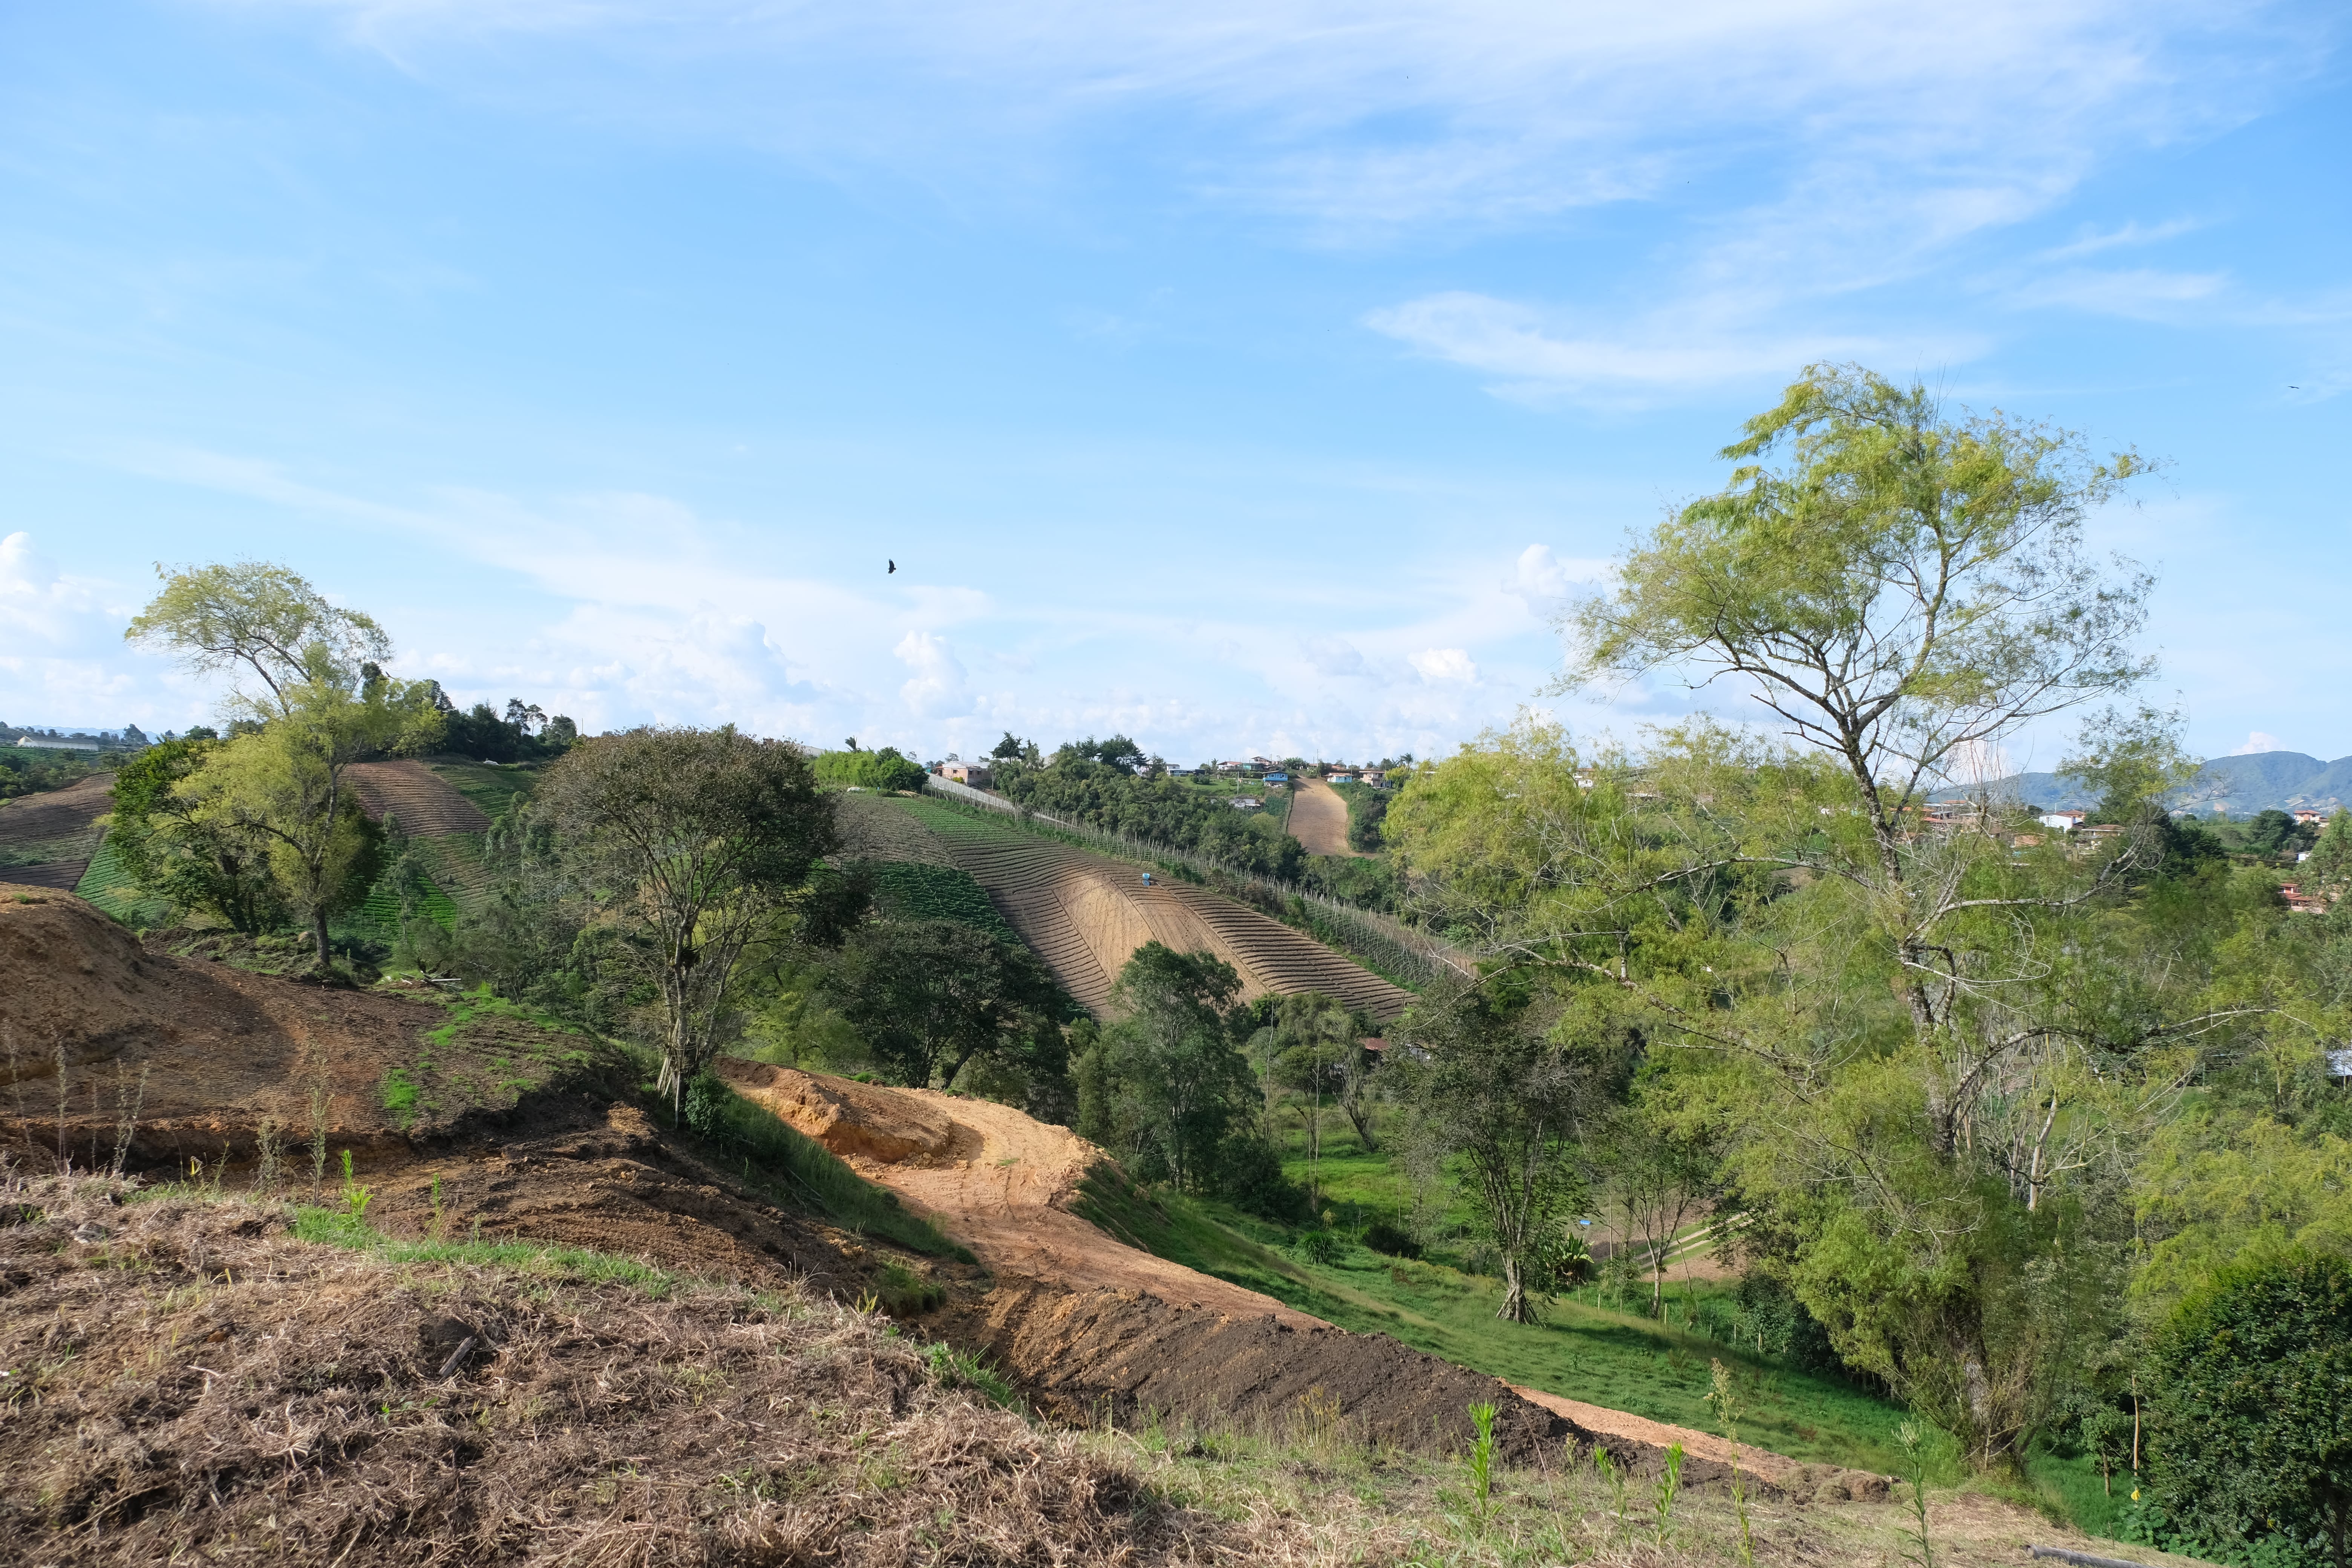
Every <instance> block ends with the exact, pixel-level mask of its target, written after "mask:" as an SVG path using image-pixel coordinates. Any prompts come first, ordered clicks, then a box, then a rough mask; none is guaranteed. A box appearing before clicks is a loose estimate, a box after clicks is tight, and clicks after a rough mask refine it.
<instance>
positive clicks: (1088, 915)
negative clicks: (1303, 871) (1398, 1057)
mask: <svg viewBox="0 0 2352 1568" xmlns="http://www.w3.org/2000/svg"><path fill="white" fill-rule="evenodd" d="M845 800H848V801H855V802H858V803H860V804H858V805H853V806H850V807H849V808H848V809H850V810H851V811H853V812H854V813H856V814H857V816H859V817H860V818H861V819H865V818H870V817H872V816H873V815H874V814H876V813H895V814H898V815H899V816H901V817H902V818H904V819H906V822H905V824H903V825H900V826H893V827H889V828H881V827H878V826H877V827H867V828H864V829H861V834H862V841H864V842H867V843H869V844H870V845H872V846H873V848H872V849H871V850H869V852H870V853H873V854H874V855H875V857H876V858H900V857H904V858H909V859H914V858H926V857H928V858H930V859H931V860H932V861H933V862H934V863H936V861H937V859H939V858H945V859H947V860H949V861H950V862H951V863H952V864H953V865H954V866H956V867H957V868H960V869H961V870H962V871H964V872H966V873H968V874H969V875H970V876H971V879H973V880H974V881H975V882H977V883H978V884H979V885H980V886H981V888H982V889H985V891H986V892H987V895H988V898H989V901H990V902H991V903H992V904H994V905H995V906H996V908H997V910H999V911H1000V912H1001V913H1002V914H1003V917H1004V919H1005V920H1006V921H1009V922H1010V923H1011V924H1012V926H1013V929H1014V930H1015V931H1019V932H1020V934H1021V938H1022V940H1023V941H1024V942H1026V943H1027V944H1028V945H1029V947H1030V948H1031V950H1032V951H1034V952H1035V953H1036V954H1037V955H1038V957H1040V958H1042V959H1044V960H1045V964H1046V966H1047V967H1048V968H1049V969H1051V970H1052V971H1053V972H1054V977H1055V979H1056V980H1058V981H1060V982H1061V984H1062V986H1063V989H1065V990H1066V991H1067V992H1068V993H1069V994H1070V995H1071V996H1072V997H1073V998H1075V999H1076V1001H1077V1003H1078V1004H1079V1005H1081V1006H1083V1007H1085V1008H1087V1010H1088V1011H1090V1012H1092V1013H1095V1014H1096V1015H1097V1016H1100V1015H1101V1014H1102V1012H1103V1011H1104V1009H1105V1008H1107V1007H1108V1005H1109V1002H1110V988H1111V983H1112V981H1113V980H1114V979H1116V978H1117V976H1118V972H1119V970H1120V969H1121V968H1123V967H1124V966H1125V965H1126V963H1127V961H1128V959H1129V957H1130V956H1132V955H1133V953H1134V952H1135V950H1136V949H1137V948H1139V947H1141V946H1142V945H1143V944H1144V943H1145V942H1152V941H1158V942H1164V943H1166V944H1167V945H1168V946H1170V947H1172V948H1174V949H1176V950H1177V951H1178V952H1213V953H1215V954H1216V955H1217V956H1218V957H1219V958H1221V959H1223V960H1224V961H1225V962H1226V963H1230V964H1232V965H1233V966H1234V971H1235V973H1238V974H1239V975H1240V976H1241V978H1242V984H1243V994H1244V996H1261V995H1265V994H1269V993H1271V994H1277V995H1293V994H1298V993H1301V992H1306V991H1320V992H1322V993H1323V994H1326V995H1328V996H1334V997H1337V998H1339V1000H1340V1001H1342V1002H1344V1003H1346V1004H1347V1005H1349V1006H1350V1007H1360V1008H1362V1009H1364V1010H1365V1011H1367V1012H1369V1013H1370V1014H1371V1015H1372V1016H1374V1017H1376V1018H1381V1019H1388V1018H1392V1017H1394V1016H1396V1015H1397V1014H1398V1013H1400V1012H1402V1011H1403V1009H1404V1006H1405V1004H1406V1003H1408V1002H1410V1001H1411V1000H1412V994H1411V993H1410V992H1407V991H1406V990H1404V989H1403V988H1402V986H1399V985H1396V984H1391V982H1389V981H1387V980H1384V979H1382V978H1381V976H1379V975H1377V974H1374V973H1372V972H1371V971H1370V970H1368V969H1366V968H1364V967H1363V966H1362V965H1360V964H1357V963H1349V961H1348V960H1347V959H1345V958H1342V957H1340V956H1339V954H1338V953H1336V952H1332V951H1331V950H1330V949H1329V948H1328V947H1326V946H1324V945H1323V944H1322V943H1320V942H1317V941H1315V940H1314V939H1313V938H1312V937H1309V936H1307V935H1305V934H1304V933H1302V932H1300V931H1295V930H1293V929H1292V928H1291V927H1289V926H1286V925H1284V924H1283V923H1282V922H1281V921H1276V920H1274V919H1272V918H1270V917H1268V916H1266V915H1264V914H1261V913H1259V912H1258V911H1257V910H1254V909H1251V908H1249V907H1248V906H1247V905H1245V904H1242V903H1239V902H1236V901H1235V900H1232V899H1228V898H1225V897H1223V895H1221V894H1218V893H1213V892H1211V891H1210V890H1209V889H1205V888H1199V887H1194V886H1192V884H1190V883H1187V882H1183V881H1179V880H1176V879H1172V878H1171V877H1169V876H1168V875H1167V874H1166V873H1165V872H1162V871H1155V870H1154V868H1148V867H1144V866H1140V865H1138V864H1136V863H1134V862H1132V861H1126V860H1118V859H1114V858H1111V857H1109V856H1108V855H1101V854H1096V853H1093V852H1090V851H1088V850H1085V849H1080V848H1077V847H1074V846H1071V845H1067V844H1064V843H1061V842H1059V841H1057V840H1054V839H1049V838H1043V837H1038V836H1036V835H1034V834H1030V833H1024V832H1023V831H1022V830H1020V829H1019V828H1017V827H1015V826H1012V825H1010V824H1009V823H1008V824H1003V825H999V824H998V823H995V822H992V821H983V820H982V819H980V818H978V817H974V816H967V815H965V814H963V813H961V812H958V811H954V810H951V809H950V808H948V807H945V806H940V805H933V804H932V803H930V802H929V801H927V800H923V799H920V798H912V799H908V798H899V797H895V796H891V797H875V796H846V797H845ZM1147 873H1150V874H1151V880H1150V882H1149V883H1147V882H1146V881H1145V880H1144V878H1145V876H1146V874H1147Z"/></svg>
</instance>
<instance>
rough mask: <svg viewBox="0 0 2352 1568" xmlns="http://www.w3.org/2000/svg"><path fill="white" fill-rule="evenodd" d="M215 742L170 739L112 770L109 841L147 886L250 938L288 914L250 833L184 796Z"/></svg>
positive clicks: (126, 866)
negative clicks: (204, 813) (210, 816)
mask: <svg viewBox="0 0 2352 1568" xmlns="http://www.w3.org/2000/svg"><path fill="white" fill-rule="evenodd" d="M218 745H219V742H218V741H217V740H204V739H193V740H177V741H165V742H162V743H160V744H158V745H153V746H150V747H148V748H147V749H146V750H145V751H143V752H140V753H139V754H138V755H137V756H135V757H133V758H132V759H131V761H129V762H127V763H124V764H123V765H122V767H121V770H120V771H119V772H117V773H116V774H115V775H114V814H113V817H112V819H111V821H110V825H109V826H108V829H107V835H108V837H107V842H108V845H109V847H110V848H111V849H112V850H113V851H114V854H115V857H116V858H117V859H118V860H119V861H120V862H121V866H122V868H123V870H124V871H125V873H127V874H128V875H129V876H130V878H131V880H132V881H133V882H135V883H137V884H138V886H139V887H140V888H141V889H143V890H144V891H146V892H148V893H150V894H152V895H154V896H155V897H157V898H160V899H163V900H165V901H166V902H168V903H169V904H171V905H172V907H173V909H175V910H202V911H204V912H205V913H207V914H210V915H213V916H215V917H216V918H217V919H219V920H222V921H226V922H227V924H228V926H229V927H230V929H231V930H233V931H244V932H246V933H247V934H249V935H250V934H254V933H257V932H260V931H268V930H271V929H272V928H274V927H276V926H277V925H278V924H279V923H280V921H282V920H283V919H284V916H285V902H284V900H282V899H281V898H280V897H279V896H278V887H277V882H276V879H274V878H273V877H272V876H271V875H270V870H269V858H268V852H267V851H266V850H265V849H264V848H263V847H261V846H260V845H257V844H255V843H253V842H252V841H251V840H250V838H249V837H248V836H247V835H245V834H242V833H239V832H236V831H235V830H234V829H233V828H231V827H228V826H224V825H222V824H220V823H218V822H215V821H208V820H205V819H203V818H201V817H200V816H198V813H197V802H196V800H195V799H194V798H193V797H191V796H190V795H186V794H184V793H182V792H183V787H184V785H186V784H187V783H188V782H189V780H191V779H192V778H193V777H194V775H195V773H197V771H198V770H199V769H200V768H201V767H202V766H203V765H204V763H205V758H206V757H207V756H208V755H209V754H210V753H211V752H213V751H215V749H216V748H217V747H218Z"/></svg>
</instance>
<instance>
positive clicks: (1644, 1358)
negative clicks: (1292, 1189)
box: [1078, 1173, 1958, 1479]
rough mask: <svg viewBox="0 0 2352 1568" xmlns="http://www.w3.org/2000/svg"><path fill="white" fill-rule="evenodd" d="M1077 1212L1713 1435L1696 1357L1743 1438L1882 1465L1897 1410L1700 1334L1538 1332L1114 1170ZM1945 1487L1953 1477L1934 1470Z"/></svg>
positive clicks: (1506, 1367)
mask: <svg viewBox="0 0 2352 1568" xmlns="http://www.w3.org/2000/svg"><path fill="white" fill-rule="evenodd" d="M1084 1190H1085V1192H1086V1194H1087V1195H1086V1200H1085V1203H1084V1205H1082V1206H1081V1207H1080V1208H1079V1210H1078V1212H1079V1213H1080V1214H1082V1215H1085V1216H1086V1217H1087V1219H1089V1220H1092V1221H1093V1222H1094V1223H1096V1224H1097V1225H1099V1226H1102V1227H1103V1228H1104V1229H1106V1230H1108V1231H1109V1232H1110V1233H1111V1234H1112V1235H1114V1236H1117V1237H1120V1238H1121V1239H1122V1240H1126V1241H1128V1242H1129V1243H1130V1244H1131V1245H1135V1246H1139V1247H1143V1248H1144V1249H1146V1250H1148V1251H1150V1252H1152V1253H1155V1254H1157V1255H1158V1256H1160V1257H1162V1258H1169V1259H1171V1261H1174V1262H1178V1263H1182V1264H1184V1265H1186V1266H1187V1267H1189V1268H1198V1269H1200V1270H1201V1271H1202V1273H1204V1274H1213V1275H1215V1276H1216V1277H1217V1278H1219V1279H1228V1280H1231V1281H1232V1282H1233V1283H1234V1284H1236V1285H1242V1286H1245V1287H1247V1288H1248V1289H1253V1290H1258V1291H1262V1292H1264V1293H1265V1294H1266V1295H1268V1296H1272V1297H1274V1298H1275V1299H1276V1300H1279V1301H1282V1302H1284V1303H1286V1304H1287V1305H1289V1306H1292V1307H1296V1308H1297V1309H1298V1310H1300V1311H1302V1312H1309V1313H1312V1314H1314V1315H1315V1316H1316V1317H1318V1318H1321V1319H1323V1320H1324V1321H1327V1322H1331V1323H1337V1324H1338V1325H1339V1327H1341V1328H1343V1329H1347V1330H1349V1331H1353V1332H1358V1333H1384V1334H1388V1335H1391V1337H1393V1338H1395V1339H1397V1340H1399V1341H1402V1342H1403V1343H1405V1344H1408V1345H1411V1346H1412V1347H1413V1348H1414V1349H1416V1350H1423V1351H1427V1352H1430V1353H1432V1354H1433V1355H1440V1356H1443V1357H1444V1358H1445V1359H1446V1360H1448V1361H1450V1362H1453V1363H1456V1364H1457V1365H1461V1366H1467V1367H1472V1368H1475V1369H1476V1370H1477V1371H1480V1372H1488V1373H1494V1374H1495V1375H1496V1376H1497V1377H1500V1378H1503V1379H1505V1380H1506V1381H1507V1382H1511V1383H1515V1384H1523V1385H1525V1386H1527V1387H1530V1388H1538V1389H1542V1390H1544V1391H1545V1392H1547V1393H1550V1394H1562V1395H1565V1396H1566V1397H1568V1398H1570V1399H1580V1400H1582V1401H1584V1402H1585V1403H1587V1404H1591V1405H1605V1406H1607V1407H1608V1408H1610V1409H1612V1410H1624V1411H1629V1412H1631V1413H1632V1414H1633V1415H1646V1416H1648V1417H1649V1418H1651V1419H1652V1420H1654V1421H1666V1422H1671V1423H1673V1424H1674V1425H1675V1426H1696V1427H1701V1428H1705V1429H1707V1430H1715V1429H1717V1428H1716V1426H1715V1418H1714V1416H1713V1415H1712V1414H1711V1413H1710V1412H1709V1411H1708V1409H1707V1405H1706V1393H1707V1387H1708V1377H1709V1365H1708V1363H1709V1362H1710V1361H1711V1360H1713V1359H1717V1358H1719V1359H1721V1360H1723V1361H1724V1362H1726V1363H1727V1364H1730V1365H1732V1366H1733V1367H1734V1368H1735V1369H1736V1371H1737V1373H1738V1375H1739V1376H1740V1378H1741V1379H1742V1381H1743V1382H1744V1383H1746V1384H1748V1386H1749V1398H1750V1403H1751V1405H1752V1406H1753V1414H1751V1415H1750V1416H1749V1417H1748V1423H1747V1425H1746V1426H1744V1427H1743V1429H1742V1432H1741V1436H1742V1438H1743V1439H1744V1440H1746V1441H1748V1442H1752V1443H1755V1444H1756V1445H1757V1446H1759V1447H1765V1448H1769V1449H1772V1450H1773V1451H1774V1452H1777V1453H1782V1454H1786V1455H1788V1456H1790V1458H1798V1459H1811V1460H1818V1461H1822V1462H1824V1463H1830V1464H1837V1465H1843V1466H1848V1467H1851V1468H1857V1469H1868V1470H1877V1471H1881V1472H1885V1471H1888V1470H1891V1469H1892V1468H1894V1466H1895V1461H1896V1459H1897V1458H1899V1456H1900V1453H1901V1449H1900V1447H1899V1446H1898V1445H1897V1444H1896V1442H1895V1427H1896V1426H1897V1425H1898V1424H1900V1423H1901V1421H1902V1420H1903V1419H1904V1413H1903V1412H1902V1411H1901V1410H1900V1409H1898V1408H1897V1407H1895V1406H1894V1405H1888V1404H1886V1403H1885V1402H1884V1401H1881V1400H1878V1399H1875V1398H1873V1397H1872V1396H1870V1395H1869V1394H1865V1393H1864V1392H1862V1391H1861V1390H1859V1389H1856V1388H1854V1387H1853V1386H1852V1385H1850V1384H1844V1383H1842V1382H1839V1381H1837V1380H1835V1379H1832V1378H1824V1377H1820V1376H1815V1375H1811V1374H1809V1373H1801V1372H1796V1371H1792V1370H1790V1369H1789V1368H1786V1367H1782V1366H1780V1365H1778V1364H1776V1363H1772V1362H1770V1361H1768V1360H1760V1359H1759V1358H1757V1357H1754V1356H1749V1355H1743V1354H1741V1353H1740V1352H1737V1351H1734V1350H1732V1349H1731V1348H1729V1347H1728V1346H1726V1345H1724V1344H1722V1343H1720V1342H1717V1341H1715V1340H1712V1339H1709V1338H1707V1337H1706V1336H1704V1335H1701V1334H1696V1333H1693V1332H1690V1331H1685V1330H1681V1329H1676V1328H1674V1327H1671V1326H1668V1325H1664V1324H1660V1323H1656V1322H1654V1321H1649V1320H1647V1319H1643V1318H1638V1317H1633V1316H1631V1315H1629V1314H1626V1313H1622V1312H1612V1311H1606V1310H1601V1309H1598V1308H1593V1307H1588V1306H1583V1305H1580V1304H1578V1303H1573V1302H1560V1303H1555V1304H1554V1305H1553V1307H1552V1308H1551V1309H1550V1310H1549V1312H1547V1314H1546V1321H1544V1322H1543V1323H1541V1324H1539V1325H1528V1324H1520V1323H1507V1322H1503V1321H1499V1320H1498V1319H1497V1318H1496V1316H1495V1310H1496V1307H1497V1306H1498V1305H1499V1304H1500V1302H1501V1300H1502V1285H1501V1282H1500V1281H1498V1280H1496V1279H1488V1278H1486V1277H1483V1276H1479V1275H1473V1274H1465V1273H1463V1272H1461V1271H1460V1270H1458V1269H1455V1268H1450V1267H1447V1266H1446V1265H1444V1264H1440V1263H1418V1262H1409V1261H1406V1260H1403V1259H1399V1258H1388V1257H1384V1256H1382V1255H1381V1254H1379V1253H1376V1252H1371V1251H1369V1250H1367V1249H1366V1248H1364V1247H1360V1246H1358V1245H1356V1244H1354V1243H1353V1242H1342V1244H1341V1246H1340V1250H1339V1258H1337V1260H1336V1261H1334V1262H1332V1263H1329V1264H1316V1263H1310V1262H1307V1261H1306V1260H1305V1259H1303V1258H1300V1257H1299V1256H1297V1254H1296V1252H1295V1251H1294V1250H1293V1249H1292V1247H1291V1243H1292V1240H1293V1237H1292V1233H1290V1232H1287V1231H1286V1230H1284V1229H1283V1228H1282V1227H1280V1226H1272V1225H1268V1224H1266V1223H1265V1222H1264V1221H1261V1220H1257V1219H1255V1218H1253V1217H1251V1216H1249V1215H1243V1214H1240V1213H1238V1212H1237V1211H1234V1210H1233V1209H1230V1208H1227V1207H1225V1206H1224V1205H1221V1204H1216V1203H1213V1202H1208V1201H1205V1200H1202V1199H1198V1198H1193V1197H1189V1196H1186V1195H1185V1194H1178V1193H1171V1192H1154V1193H1150V1194H1146V1193H1144V1192H1143V1191H1141V1190H1140V1189H1138V1188H1136V1187H1133V1186H1131V1185H1129V1184H1127V1183H1126V1182H1125V1181H1124V1180H1123V1179H1122V1178H1120V1177H1118V1175H1117V1174H1116V1173H1101V1174H1098V1175H1097V1176H1094V1177H1089V1178H1088V1180H1087V1183H1086V1184H1085V1189H1084ZM1947 1468H1948V1469H1949V1470H1950V1472H1951V1473H1950V1474H1949V1475H1948V1476H1947V1478H1946V1479H1958V1468H1957V1466H1956V1465H1952V1464H1950V1463H1949V1461H1947Z"/></svg>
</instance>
